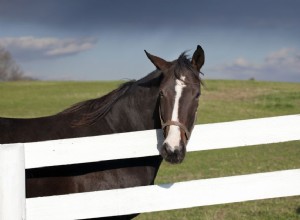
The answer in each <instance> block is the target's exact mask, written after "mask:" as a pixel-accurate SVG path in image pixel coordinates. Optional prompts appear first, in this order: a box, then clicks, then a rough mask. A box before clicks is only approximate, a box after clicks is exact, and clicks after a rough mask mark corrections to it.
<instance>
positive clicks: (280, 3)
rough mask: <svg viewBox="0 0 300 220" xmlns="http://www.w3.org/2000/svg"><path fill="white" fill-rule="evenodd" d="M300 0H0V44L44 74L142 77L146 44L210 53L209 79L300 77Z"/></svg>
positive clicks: (27, 68) (147, 66)
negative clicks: (200, 50)
mask: <svg viewBox="0 0 300 220" xmlns="http://www.w3.org/2000/svg"><path fill="white" fill-rule="evenodd" d="M299 39H300V1H297V0H252V1H241V0H240V1H238V0H228V1H221V0H219V1H217V0H207V1H192V0H185V1H171V0H160V1H159V0H153V1H143V0H127V1H122V0H107V1H103V0H102V1H100V0H99V1H96V0H88V1H85V0H62V1H54V0H52V1H48V0H45V1H38V0H28V1H26V2H24V1H21V0H20V1H16V0H10V1H8V0H7V1H5V0H0V45H1V46H2V47H5V48H6V49H7V50H9V51H10V52H11V53H12V55H13V57H14V58H15V60H16V61H17V63H18V64H19V65H20V66H21V67H22V69H23V70H24V72H25V73H26V74H27V75H29V76H32V77H36V78H39V79H43V80H119V79H138V78H141V77H143V76H145V75H146V74H148V73H149V72H151V71H152V70H154V66H153V65H152V64H151V62H149V61H148V60H147V58H146V56H145V54H144V49H146V50H147V51H148V52H150V53H152V54H155V55H157V56H160V57H162V58H164V59H166V60H174V59H176V58H177V57H178V56H179V54H180V53H181V52H183V51H186V50H187V51H188V54H190V55H192V53H193V51H194V50H195V48H196V46H197V44H200V45H201V46H202V47H203V48H204V50H205V53H206V63H205V65H204V67H203V70H202V71H203V72H204V73H205V77H204V78H205V79H249V78H255V79H257V80H268V81H291V82H300V40H299Z"/></svg>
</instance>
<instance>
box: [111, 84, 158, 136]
mask: <svg viewBox="0 0 300 220" xmlns="http://www.w3.org/2000/svg"><path fill="white" fill-rule="evenodd" d="M157 97H158V88H156V87H154V86H153V87H143V86H136V87H134V88H132V90H131V91H129V92H128V94H127V95H126V96H124V97H123V98H121V99H120V100H118V102H117V103H116V104H115V105H114V106H113V107H112V109H111V111H110V114H108V115H107V119H108V120H110V122H111V124H113V127H114V130H115V131H117V132H126V131H138V130H149V129H156V128H160V121H159V115H158V105H157Z"/></svg>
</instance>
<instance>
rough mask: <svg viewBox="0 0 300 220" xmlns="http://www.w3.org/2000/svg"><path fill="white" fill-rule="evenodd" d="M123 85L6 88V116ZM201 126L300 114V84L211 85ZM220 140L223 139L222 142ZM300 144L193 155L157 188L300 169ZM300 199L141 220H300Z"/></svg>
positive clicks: (49, 109)
mask: <svg viewBox="0 0 300 220" xmlns="http://www.w3.org/2000/svg"><path fill="white" fill-rule="evenodd" d="M119 83H120V82H16V83H1V84H0V115H1V116H3V117H38V116H44V115H49V114H54V113H55V112H58V111H60V110H63V109H64V108H66V107H68V106H70V105H71V104H74V103H76V102H78V101H82V100H86V99H91V98H94V97H99V96H101V95H103V94H105V93H106V92H108V91H110V90H112V89H113V88H115V87H117V85H118V84H119ZM205 84H206V86H205V88H204V89H203V90H202V96H201V98H200V105H199V110H198V117H197V124H203V123H212V122H221V121H232V120H238V119H248V118H260V117H269V116H276V115H287V114H297V113H298V114H299V109H300V84H299V83H298V84H296V83H273V82H257V81H214V80H207V81H206V82H205ZM216 138H217V137H216ZM299 158H300V141H294V142H287V143H281V144H271V145H261V146H254V147H244V148H237V149H224V150H215V151H214V150H212V151H200V152H193V153H189V154H188V155H187V157H186V159H185V161H184V162H183V163H182V164H181V165H175V166H174V165H169V164H167V163H164V164H163V165H162V167H161V168H160V171H159V174H158V177H157V179H156V183H157V184H160V183H170V182H175V181H176V182H178V181H186V180H192V179H201V178H202V179H203V178H212V177H220V176H231V175H241V174H247V173H258V172H267V171H275V170H284V169H293V168H299V167H300V159H299ZM298 218H300V197H299V196H298V197H291V198H282V199H269V200H263V201H255V202H245V203H236V204H230V205H218V206H212V207H200V208H193V209H183V210H175V211H166V212H158V213H149V214H142V215H140V216H139V217H137V219H218V220H219V219H298Z"/></svg>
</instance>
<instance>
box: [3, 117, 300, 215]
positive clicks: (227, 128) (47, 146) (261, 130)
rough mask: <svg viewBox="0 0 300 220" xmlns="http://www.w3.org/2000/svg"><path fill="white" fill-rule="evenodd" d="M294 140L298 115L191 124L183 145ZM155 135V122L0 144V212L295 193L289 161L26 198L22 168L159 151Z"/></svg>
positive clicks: (298, 176)
mask: <svg viewBox="0 0 300 220" xmlns="http://www.w3.org/2000/svg"><path fill="white" fill-rule="evenodd" d="M120 140H122V141H120ZM293 140H300V115H288V116H280V117H271V118H261V119H251V120H241V121H234V122H225V123H214V124H205V125H197V126H195V128H194V131H193V134H192V137H191V140H190V142H189V144H188V151H190V152H191V151H199V150H210V149H221V148H231V147H241V146H249V145H257V144H267V143H278V142H285V141H293ZM162 141H163V137H162V132H161V130H149V131H141V132H130V133H122V134H112V135H103V136H97V137H85V138H75V139H64V140H54V141H44V142H37V143H25V144H11V145H0V219H1V220H14V219H18V220H19V219H25V216H26V219H27V220H35V219H36V220H41V219H64V220H66V219H84V218H95V217H105V216H114V215H124V214H131V213H142V212H152V211H161V210H171V209H180V208H189V207H195V206H206V205H213V204H223V203H232V202H241V201H250V200H258V199H267V198H278V197H287V196H296V195H300V187H299V185H300V169H293V170H283V171H275V172H268V173H258V174H249V175H241V176H233V177H222V178H212V179H203V180H193V181H187V182H179V183H171V184H163V185H154V186H144V187H133V188H126V189H116V190H106V191H98V192H88V193H78V194H69V195H61V196H50V197H40V198H31V199H25V180H24V179H25V169H26V168H36V167H45V166H55V165H66V164H74V163H86V162H94V161H101V160H113V159H121V158H132V157H143V156H150V155H158V154H159V151H158V147H159V146H160V144H161V142H162ZM83 146H84V147H83ZM103 149H105V150H103ZM24 151H25V154H24ZM24 155H25V156H24ZM241 160H242V159H241ZM128 201H130V202H128ZM25 212H26V214H25Z"/></svg>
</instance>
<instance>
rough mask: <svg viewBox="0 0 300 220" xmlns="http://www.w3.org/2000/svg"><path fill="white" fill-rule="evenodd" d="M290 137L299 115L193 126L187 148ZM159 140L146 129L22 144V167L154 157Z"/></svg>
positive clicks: (298, 131)
mask: <svg viewBox="0 0 300 220" xmlns="http://www.w3.org/2000/svg"><path fill="white" fill-rule="evenodd" d="M120 140H122V141H120ZM293 140H300V114H297V115H287V116H278V117H269V118H259V119H248V120H240V121H232V122H223V123H212V124H203V125H196V126H195V128H194V131H193V134H192V136H191V139H190V141H189V144H188V146H187V151H189V152H191V151H201V150H211V149H221V148H232V147H239V146H250V145H258V144H269V143H279V142H286V141H293ZM162 141H163V135H162V131H161V130H147V131H138V132H128V133H119V134H111V135H102V136H95V137H83V138H72V139H61V140H52V141H43V142H36V143H25V144H24V147H25V168H26V169H29V168H37V167H46V166H57V165H67V164H76V163H87V162H96V161H105V160H115V159H125V158H133V157H145V156H153V155H158V154H159V147H160V146H161V143H162ZM87 152H89V153H87Z"/></svg>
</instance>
